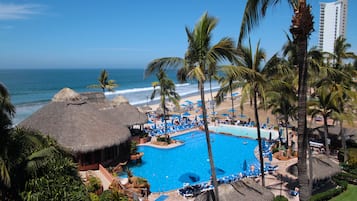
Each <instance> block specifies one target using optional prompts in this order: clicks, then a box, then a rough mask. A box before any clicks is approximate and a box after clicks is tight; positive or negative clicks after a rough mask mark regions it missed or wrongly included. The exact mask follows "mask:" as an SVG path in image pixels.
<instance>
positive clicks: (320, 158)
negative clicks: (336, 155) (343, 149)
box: [287, 154, 341, 181]
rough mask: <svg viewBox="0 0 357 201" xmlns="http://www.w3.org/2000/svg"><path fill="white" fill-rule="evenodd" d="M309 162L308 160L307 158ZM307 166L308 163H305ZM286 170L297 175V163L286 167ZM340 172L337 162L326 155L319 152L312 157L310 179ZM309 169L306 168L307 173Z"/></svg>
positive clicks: (317, 178)
mask: <svg viewBox="0 0 357 201" xmlns="http://www.w3.org/2000/svg"><path fill="white" fill-rule="evenodd" d="M307 162H308V163H309V162H310V160H307ZM307 167H308V168H309V165H307ZM287 170H288V172H290V173H291V174H293V175H296V176H297V164H293V165H291V166H289V167H288V169H287ZM339 172H341V168H340V166H339V165H338V163H337V162H334V161H332V160H331V159H329V158H328V157H327V156H326V155H324V154H320V155H316V156H313V157H312V179H313V180H314V181H318V180H324V179H327V178H330V177H332V176H333V175H335V174H337V173H339ZM309 173H310V171H309V170H308V175H310V174H309Z"/></svg>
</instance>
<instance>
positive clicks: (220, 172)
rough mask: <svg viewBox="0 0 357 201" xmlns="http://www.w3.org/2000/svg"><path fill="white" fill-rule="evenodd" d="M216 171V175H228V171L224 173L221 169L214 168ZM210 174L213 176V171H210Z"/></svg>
mask: <svg viewBox="0 0 357 201" xmlns="http://www.w3.org/2000/svg"><path fill="white" fill-rule="evenodd" d="M214 169H215V170H216V175H223V174H224V173H226V171H224V170H223V169H221V168H218V167H216V168H214ZM208 173H209V174H212V173H211V169H209V170H208Z"/></svg>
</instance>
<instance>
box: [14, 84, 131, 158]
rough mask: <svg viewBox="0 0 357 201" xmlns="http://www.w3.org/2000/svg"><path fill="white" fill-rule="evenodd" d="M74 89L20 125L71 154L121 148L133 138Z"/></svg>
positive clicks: (124, 128) (124, 127) (121, 126)
mask: <svg viewBox="0 0 357 201" xmlns="http://www.w3.org/2000/svg"><path fill="white" fill-rule="evenodd" d="M85 99H86V98H84V97H82V96H81V95H79V94H77V93H76V92H74V91H73V90H71V89H68V88H65V89H63V90H61V91H60V92H59V93H57V94H56V95H55V96H54V98H53V100H52V102H50V103H49V104H47V105H45V106H44V107H42V108H41V109H40V110H38V111H37V112H35V113H34V114H32V115H31V116H30V117H29V118H27V119H25V120H24V121H22V122H21V123H20V124H19V127H26V128H32V129H36V130H39V131H41V132H42V133H43V134H46V135H49V136H51V137H53V138H54V139H56V140H57V142H58V143H59V144H61V145H62V146H64V147H65V148H68V149H69V150H70V151H72V152H89V151H94V150H97V149H103V148H105V147H110V146H113V145H119V144H121V143H123V142H125V141H127V140H128V139H129V137H130V131H129V129H128V128H127V127H126V126H124V125H122V124H119V123H118V121H117V120H116V119H114V118H112V117H111V116H108V115H106V114H105V113H102V112H98V104H97V103H90V102H87V101H85Z"/></svg>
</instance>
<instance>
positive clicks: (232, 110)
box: [228, 109, 237, 112]
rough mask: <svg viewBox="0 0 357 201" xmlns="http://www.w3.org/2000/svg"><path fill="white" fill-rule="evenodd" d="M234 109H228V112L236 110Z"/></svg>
mask: <svg viewBox="0 0 357 201" xmlns="http://www.w3.org/2000/svg"><path fill="white" fill-rule="evenodd" d="M236 111H237V110H236V109H229V110H228V112H236Z"/></svg>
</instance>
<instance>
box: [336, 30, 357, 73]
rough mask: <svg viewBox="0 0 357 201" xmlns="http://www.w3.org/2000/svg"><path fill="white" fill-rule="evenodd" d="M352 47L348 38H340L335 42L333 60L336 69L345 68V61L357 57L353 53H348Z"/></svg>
mask: <svg viewBox="0 0 357 201" xmlns="http://www.w3.org/2000/svg"><path fill="white" fill-rule="evenodd" d="M350 47H351V44H350V43H347V40H346V38H344V37H343V36H339V37H338V38H337V39H336V40H335V45H334V49H333V58H334V62H335V67H336V68H341V67H343V59H352V58H355V57H356V55H355V54H354V53H353V52H347V49H349V48H350Z"/></svg>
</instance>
